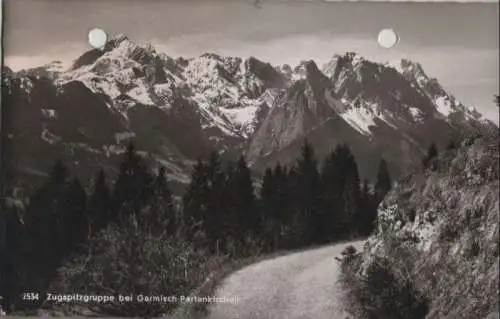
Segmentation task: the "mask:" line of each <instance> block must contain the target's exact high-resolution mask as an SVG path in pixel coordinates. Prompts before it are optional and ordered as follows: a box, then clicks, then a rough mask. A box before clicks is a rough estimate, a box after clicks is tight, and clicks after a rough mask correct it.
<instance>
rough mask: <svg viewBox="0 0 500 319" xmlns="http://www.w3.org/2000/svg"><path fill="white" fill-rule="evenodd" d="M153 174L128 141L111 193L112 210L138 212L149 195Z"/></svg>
mask: <svg viewBox="0 0 500 319" xmlns="http://www.w3.org/2000/svg"><path fill="white" fill-rule="evenodd" d="M152 182H153V176H152V175H151V173H150V172H149V170H148V167H147V165H146V164H145V163H144V160H143V159H142V157H141V156H140V155H138V154H137V153H136V151H135V147H134V144H133V143H130V144H129V145H128V147H127V151H126V152H125V155H124V159H123V161H122V163H121V165H120V173H119V175H118V179H117V181H116V184H115V189H114V193H113V212H114V213H115V214H116V213H121V214H126V215H131V214H139V213H140V211H141V208H142V207H143V206H144V205H145V204H146V202H147V200H148V199H149V196H150V190H151V184H152Z"/></svg>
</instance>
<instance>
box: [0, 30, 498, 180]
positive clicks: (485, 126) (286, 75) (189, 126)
mask: <svg viewBox="0 0 500 319" xmlns="http://www.w3.org/2000/svg"><path fill="white" fill-rule="evenodd" d="M4 75H5V79H4V81H3V83H2V87H3V93H4V96H5V99H6V101H7V103H8V105H9V106H11V107H9V109H8V111H7V112H6V117H9V121H8V122H10V123H22V125H13V124H12V125H9V124H7V125H6V136H7V138H8V139H11V140H12V143H10V144H9V145H11V146H10V147H11V150H12V152H13V154H14V155H13V156H12V159H14V158H17V159H19V160H15V161H14V162H13V161H12V160H10V162H11V163H14V164H15V165H14V166H16V167H18V168H19V166H20V165H22V166H23V169H24V170H26V169H28V168H29V170H30V171H33V170H35V171H44V170H46V166H47V165H48V164H44V165H39V163H35V161H32V160H31V159H30V158H32V156H31V155H29V154H32V155H34V154H37V156H38V157H40V156H42V157H43V158H45V157H46V160H45V161H46V162H47V163H48V162H50V161H53V158H54V157H56V156H58V155H57V153H62V154H66V153H68V154H66V155H67V156H68V157H70V158H72V159H70V160H71V161H73V162H75V161H76V162H80V163H79V164H78V165H80V166H82V165H83V166H88V165H87V164H82V163H81V162H82V161H84V162H87V161H88V160H87V159H83V158H86V156H83V153H85V154H87V153H88V154H93V155H92V156H95V158H94V160H97V158H99V160H97V162H99V161H100V162H106V160H104V159H101V158H107V159H111V158H113V156H116V155H118V154H120V152H122V151H123V143H125V142H126V141H127V140H128V139H130V138H134V139H135V140H136V143H137V144H138V147H139V149H141V150H143V151H144V152H146V153H147V154H149V156H150V157H151V159H152V161H153V162H155V163H160V164H162V165H164V166H166V167H167V171H168V172H169V175H170V176H171V177H174V179H176V180H178V181H179V182H181V183H185V182H186V180H187V178H188V175H189V174H188V171H189V166H190V165H191V163H192V161H193V160H195V159H196V158H198V157H203V156H205V155H206V154H207V153H208V152H209V150H210V149H217V150H219V151H220V152H222V153H225V154H228V156H230V155H231V154H236V153H244V154H245V155H246V157H247V158H248V160H249V161H250V163H251V164H252V165H253V167H254V168H255V169H256V170H257V171H261V170H262V169H263V168H264V167H266V166H267V165H269V164H272V163H274V162H277V161H280V162H282V163H284V164H288V163H290V161H291V160H292V159H294V158H295V154H296V153H295V152H296V150H297V148H298V146H299V145H300V144H301V143H302V141H303V140H304V139H308V140H309V141H311V142H312V143H313V145H314V146H315V148H316V149H317V150H318V154H319V155H320V156H321V155H323V154H325V153H327V152H329V151H331V150H332V149H333V148H334V147H335V146H336V144H338V143H343V142H347V143H348V144H349V145H350V146H351V148H353V152H354V154H355V155H357V157H358V158H363V159H364V160H361V164H360V171H361V173H362V175H363V176H364V177H373V174H374V170H375V166H376V165H374V164H373V161H374V160H376V159H377V158H381V157H384V158H386V159H387V160H388V161H389V163H390V166H391V170H392V171H393V172H394V174H396V175H397V174H398V172H399V171H400V170H401V169H402V167H404V166H405V165H408V164H411V163H412V161H414V159H415V158H417V157H418V156H420V155H421V154H422V152H423V150H424V149H425V148H426V147H427V146H428V145H429V144H430V143H431V142H437V143H438V144H439V145H444V144H446V143H448V141H449V140H450V139H451V138H453V137H455V136H456V135H458V134H460V133H461V132H463V131H467V132H470V131H472V130H476V131H484V130H490V129H492V128H496V126H495V125H494V124H493V123H491V122H489V121H487V120H485V119H483V118H482V117H481V116H480V114H479V113H477V111H475V110H473V109H469V108H466V107H465V106H463V105H462V104H461V103H459V102H458V101H456V99H455V98H454V97H453V96H451V95H450V94H448V93H446V91H445V90H444V89H443V88H442V87H441V86H440V85H439V83H438V82H437V80H435V79H432V78H429V77H428V76H427V75H426V74H425V73H424V71H423V70H422V67H421V66H420V65H419V64H417V63H413V62H410V61H407V60H402V61H401V63H399V64H398V65H397V66H396V67H393V66H389V65H383V64H379V63H374V62H370V61H368V60H366V59H364V58H363V57H361V56H359V55H357V54H355V53H346V54H345V55H334V57H333V58H332V60H331V61H330V62H329V63H327V64H326V65H325V66H323V67H322V68H320V67H318V66H317V65H316V63H315V62H313V61H305V62H303V63H301V64H300V65H298V66H297V67H295V68H292V67H290V66H288V65H282V66H273V65H271V64H269V63H265V62H262V61H260V60H258V59H256V58H253V57H250V58H247V59H242V58H234V57H222V56H220V55H217V54H203V55H201V56H199V57H196V58H190V59H184V58H176V59H174V58H171V57H169V56H168V55H166V54H164V53H160V52H157V51H156V49H155V48H154V47H152V46H151V45H138V44H136V43H134V42H133V41H131V40H130V39H129V38H127V37H126V36H124V35H119V36H117V37H114V38H112V39H111V40H110V41H109V42H108V43H107V45H106V46H105V48H104V49H103V50H97V49H93V50H90V51H88V52H85V53H84V54H83V55H81V56H80V57H78V58H77V59H76V60H75V62H74V63H73V65H72V67H71V68H70V69H69V70H62V69H61V67H60V63H57V62H55V63H52V64H49V65H47V66H42V67H40V68H35V69H30V70H23V71H20V72H12V71H11V70H10V71H9V70H7V69H4ZM10 116H12V119H13V120H10ZM180 132H182V133H180ZM15 141H17V142H15ZM28 145H31V146H32V147H31V148H30V149H28V147H27V146H28ZM37 152H38V153H37ZM49 154H50V155H49ZM76 154H79V155H76ZM66 155H65V156H66ZM77 157H78V158H77ZM80 157H82V158H80ZM87 157H88V156H87ZM49 158H50V159H49ZM41 162H44V161H43V160H42V161H41ZM21 163H23V164H21ZM91 166H96V165H95V164H93V165H91Z"/></svg>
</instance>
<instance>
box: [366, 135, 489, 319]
mask: <svg viewBox="0 0 500 319" xmlns="http://www.w3.org/2000/svg"><path fill="white" fill-rule="evenodd" d="M498 142H499V141H498V135H495V136H489V137H485V138H480V139H476V140H475V141H472V140H470V141H469V142H467V143H464V144H463V145H462V147H460V148H459V149H458V150H451V151H448V152H447V153H445V154H443V155H442V156H441V158H440V159H439V161H438V162H437V163H438V170H437V171H435V172H430V171H427V172H426V173H425V174H422V173H416V174H411V175H409V176H408V177H406V178H404V179H403V180H400V181H399V183H398V184H397V186H396V187H395V188H394V189H393V190H392V191H391V192H390V193H389V194H388V196H387V197H386V198H385V200H384V202H383V203H382V204H381V206H380V207H379V215H378V229H377V231H376V233H375V234H373V235H372V236H371V237H370V238H369V239H368V241H367V242H366V244H365V248H364V250H365V253H364V255H363V258H362V260H361V264H360V267H359V269H358V272H357V274H356V276H357V278H358V280H366V279H367V278H368V277H367V270H368V269H369V268H370V267H372V266H373V265H375V264H376V263H377V262H378V261H380V260H385V261H386V263H385V264H384V265H385V267H386V268H385V269H386V271H387V270H388V271H390V272H391V273H394V274H397V277H398V278H399V279H400V280H401V281H403V280H405V281H408V282H409V283H410V285H411V286H412V287H414V288H415V289H416V290H417V291H418V292H419V293H421V294H422V295H423V296H425V298H426V299H427V300H428V301H429V305H428V306H429V307H428V312H427V315H426V316H425V318H429V319H430V318H495V317H498V312H499V309H498V296H499V290H498V283H499V282H498V270H499V268H498V267H499V257H498V253H499V238H498V235H499V223H498V218H499V197H498V190H499V181H498V178H499V166H498V165H499V157H498V145H499V144H498ZM394 284H395V285H397V284H398V283H396V282H395V283H394ZM365 309H366V308H365ZM495 315H496V316H495ZM489 316H491V317H489Z"/></svg>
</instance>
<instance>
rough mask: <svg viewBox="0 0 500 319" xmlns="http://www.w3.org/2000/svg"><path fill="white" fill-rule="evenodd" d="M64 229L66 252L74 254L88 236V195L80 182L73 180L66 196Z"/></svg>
mask: <svg viewBox="0 0 500 319" xmlns="http://www.w3.org/2000/svg"><path fill="white" fill-rule="evenodd" d="M64 206H65V211H64V216H63V218H64V225H63V229H64V231H65V232H66V234H64V235H63V236H64V239H65V240H64V241H65V243H66V244H67V248H66V252H65V253H69V252H72V251H73V250H74V249H75V248H77V247H78V246H79V245H81V244H82V243H83V242H84V241H85V240H86V238H87V235H88V214H87V194H86V193H85V189H84V188H83V186H82V184H81V183H80V181H79V180H78V179H76V178H73V179H72V180H71V182H70V183H69V185H68V187H67V189H66V194H65V203H64Z"/></svg>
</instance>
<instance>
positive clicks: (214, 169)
mask: <svg viewBox="0 0 500 319" xmlns="http://www.w3.org/2000/svg"><path fill="white" fill-rule="evenodd" d="M206 170H207V174H208V191H209V193H208V203H207V212H206V213H207V215H206V216H205V219H204V230H205V232H206V234H207V237H208V239H209V243H210V246H211V248H213V249H215V250H214V251H220V250H224V249H225V244H226V242H227V241H228V240H229V238H230V237H231V235H232V229H231V225H234V224H235V221H234V214H232V212H230V211H229V209H228V205H227V204H228V203H227V193H228V192H227V189H228V178H227V176H226V174H225V172H224V171H223V169H222V163H221V159H220V156H219V154H218V153H217V152H216V151H213V152H212V153H211V154H210V158H209V160H208V163H207V166H206Z"/></svg>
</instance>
